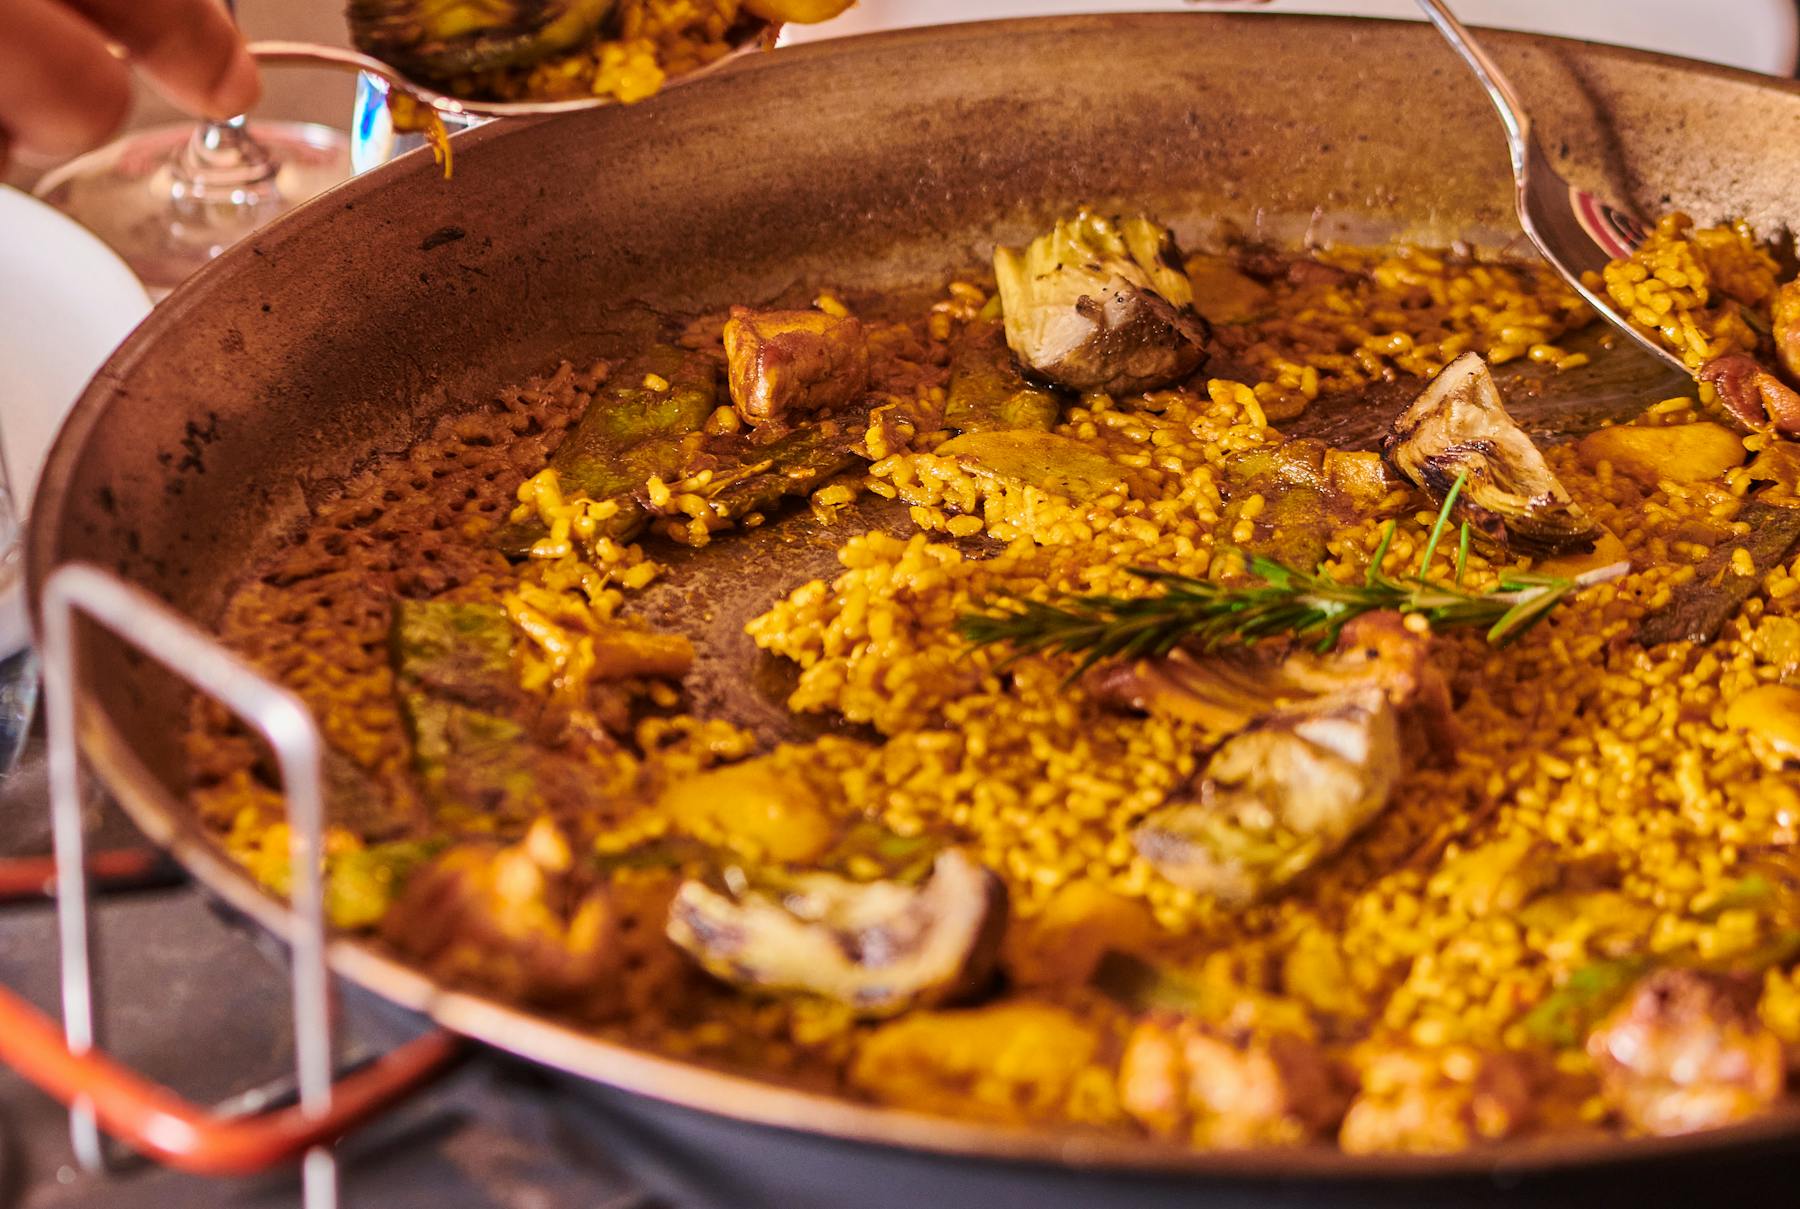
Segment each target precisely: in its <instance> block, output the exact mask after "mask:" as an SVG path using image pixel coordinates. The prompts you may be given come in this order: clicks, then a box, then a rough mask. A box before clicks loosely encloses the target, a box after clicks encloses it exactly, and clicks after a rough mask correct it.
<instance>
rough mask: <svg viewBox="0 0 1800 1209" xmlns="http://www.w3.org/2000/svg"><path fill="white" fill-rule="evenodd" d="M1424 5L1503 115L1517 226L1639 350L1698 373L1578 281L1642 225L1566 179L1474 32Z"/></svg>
mask: <svg viewBox="0 0 1800 1209" xmlns="http://www.w3.org/2000/svg"><path fill="white" fill-rule="evenodd" d="M1419 7H1420V8H1422V9H1424V10H1425V15H1426V16H1427V17H1429V18H1430V19H1431V23H1432V24H1433V25H1435V26H1437V28H1438V32H1439V33H1441V34H1443V35H1444V39H1445V41H1447V42H1449V43H1450V45H1451V46H1452V47H1454V48H1455V50H1456V53H1457V54H1459V55H1461V56H1462V57H1463V61H1464V62H1465V63H1467V64H1468V65H1469V70H1470V71H1472V72H1474V73H1475V78H1476V79H1478V80H1480V81H1481V86H1482V88H1483V89H1485V90H1486V92H1487V95H1488V100H1490V101H1492V102H1493V103H1494V109H1495V110H1496V111H1497V112H1498V113H1499V114H1500V121H1501V124H1503V125H1504V126H1505V127H1506V146H1507V150H1508V151H1509V152H1510V153H1511V155H1512V170H1513V180H1514V181H1515V182H1516V184H1517V189H1516V191H1515V195H1514V197H1515V201H1516V202H1517V205H1518V209H1519V225H1520V226H1521V227H1523V228H1525V234H1526V235H1527V236H1529V237H1530V239H1531V242H1532V243H1534V244H1536V245H1537V250H1538V252H1539V253H1540V254H1541V255H1542V256H1543V258H1544V259H1545V260H1547V261H1549V262H1550V267H1551V268H1553V269H1555V270H1556V272H1557V274H1558V275H1559V276H1560V277H1562V279H1563V280H1564V281H1566V282H1568V283H1569V287H1570V288H1571V289H1573V290H1574V291H1575V292H1576V293H1578V294H1580V295H1581V296H1582V298H1584V299H1586V300H1587V303H1588V305H1589V306H1591V307H1593V308H1594V310H1595V311H1597V312H1598V313H1599V315H1600V317H1601V318H1602V319H1604V320H1606V321H1607V322H1608V323H1610V324H1612V325H1613V326H1614V327H1616V328H1618V329H1619V330H1620V331H1621V332H1624V333H1625V334H1626V335H1627V336H1630V337H1631V338H1632V339H1633V340H1635V341H1636V342H1637V344H1638V346H1639V347H1640V348H1642V349H1643V350H1644V351H1645V352H1647V353H1650V354H1651V355H1652V356H1654V357H1656V358H1657V359H1658V360H1660V361H1661V362H1662V363H1663V364H1664V365H1667V366H1668V367H1669V368H1670V369H1672V370H1674V371H1675V372H1676V373H1678V374H1680V375H1682V376H1683V377H1686V378H1691V377H1693V371H1692V370H1691V369H1689V368H1688V367H1687V366H1686V365H1685V364H1684V363H1683V362H1682V360H1681V359H1680V358H1679V357H1677V356H1676V355H1675V354H1674V353H1672V352H1670V351H1669V350H1668V349H1666V348H1664V347H1663V346H1662V345H1661V344H1660V343H1658V342H1657V341H1656V340H1655V339H1653V338H1652V337H1650V336H1647V335H1645V334H1644V333H1643V332H1641V331H1639V330H1638V329H1637V328H1635V327H1633V326H1632V325H1631V323H1630V322H1629V321H1628V320H1627V319H1626V318H1625V316H1623V315H1621V314H1619V312H1618V311H1617V310H1615V309H1614V308H1613V305H1612V302H1611V301H1610V300H1609V299H1608V298H1607V297H1606V296H1605V295H1604V294H1602V293H1600V292H1599V291H1596V290H1592V289H1589V288H1588V287H1587V286H1586V285H1585V284H1583V283H1582V280H1581V275H1582V274H1583V273H1584V272H1594V273H1598V272H1599V271H1600V270H1601V269H1603V268H1605V267H1606V264H1607V262H1608V261H1610V260H1615V259H1618V258H1620V257H1624V256H1629V255H1630V254H1631V253H1632V252H1633V251H1635V250H1636V249H1637V248H1638V246H1639V245H1641V244H1642V243H1643V242H1644V240H1645V239H1646V238H1647V237H1648V235H1649V231H1648V229H1647V228H1646V227H1645V226H1644V224H1643V222H1642V221H1641V220H1639V219H1638V218H1637V217H1635V216H1634V215H1632V214H1631V213H1629V212H1627V211H1625V210H1621V209H1619V208H1618V207H1617V206H1610V205H1608V204H1607V203H1605V202H1603V201H1601V200H1600V199H1599V198H1597V197H1595V196H1594V195H1593V194H1592V193H1587V192H1584V191H1582V190H1580V189H1577V188H1576V187H1575V186H1574V185H1571V184H1570V183H1569V182H1568V181H1566V180H1564V179H1563V178H1562V176H1561V174H1559V173H1558V172H1557V171H1556V169H1554V168H1552V167H1551V166H1550V161H1549V159H1547V158H1546V157H1545V155H1544V152H1543V150H1542V149H1541V148H1540V147H1539V146H1538V143H1537V139H1536V137H1534V136H1533V134H1532V132H1531V118H1530V117H1528V116H1527V115H1526V113H1525V106H1524V103H1523V102H1521V101H1520V100H1519V93H1518V90H1517V89H1515V88H1514V87H1513V86H1512V81H1510V80H1508V79H1507V78H1506V76H1505V75H1504V74H1503V73H1502V72H1501V70H1500V67H1499V65H1498V64H1496V63H1495V62H1494V60H1493V59H1491V58H1490V57H1489V56H1488V53H1487V51H1485V50H1483V49H1482V47H1481V44H1480V43H1479V42H1477V41H1476V40H1475V37H1474V35H1472V34H1471V33H1470V32H1469V31H1468V29H1467V27H1465V26H1464V25H1463V23H1462V22H1461V21H1458V20H1457V19H1456V15H1455V14H1454V13H1452V12H1451V11H1450V9H1449V7H1448V6H1447V5H1445V4H1444V3H1443V2H1442V0H1419Z"/></svg>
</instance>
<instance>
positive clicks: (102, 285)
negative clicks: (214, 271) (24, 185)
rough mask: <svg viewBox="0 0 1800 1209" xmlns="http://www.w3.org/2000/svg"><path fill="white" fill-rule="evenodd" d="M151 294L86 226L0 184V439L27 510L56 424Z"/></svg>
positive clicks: (17, 496)
mask: <svg viewBox="0 0 1800 1209" xmlns="http://www.w3.org/2000/svg"><path fill="white" fill-rule="evenodd" d="M149 313H150V296H149V295H148V294H146V293H145V292H144V287H143V286H142V285H141V284H140V283H139V282H138V279H137V277H136V276H135V275H133V273H132V271H131V270H130V269H128V268H126V267H125V262H124V261H122V260H120V259H119V258H118V257H117V256H115V255H114V254H113V251H112V249H111V248H108V247H107V246H106V245H105V244H103V243H101V242H100V241H99V240H98V239H96V238H95V237H94V236H92V235H90V234H89V233H88V232H87V230H86V228H84V227H82V226H81V225H80V224H78V223H76V222H75V221H74V220H72V219H69V218H66V217H64V216H63V215H62V214H61V213H60V212H58V211H56V210H53V209H51V208H50V207H49V206H46V205H45V204H44V203H42V202H40V201H38V200H36V199H35V198H32V197H30V196H27V195H26V194H24V193H21V192H19V191H18V190H17V189H13V188H9V187H7V186H4V185H0V446H4V448H5V451H6V479H7V482H8V483H9V484H10V485H11V487H12V495H13V500H14V502H15V503H16V505H17V507H18V509H19V512H20V514H21V515H23V514H24V512H25V511H26V510H27V509H29V508H30V506H31V494H32V492H33V491H34V490H35V489H36V487H37V477H38V472H39V471H40V470H42V469H43V465H44V457H45V455H46V454H48V453H49V452H50V443H51V442H52V441H54V440H55V439H56V430H57V429H58V428H60V427H62V421H63V417H64V416H65V415H67V414H68V411H69V408H70V407H71V406H72V405H73V404H74V402H75V399H76V398H77V396H79V395H80V394H81V389H82V387H84V386H86V385H87V381H88V379H89V378H91V377H93V376H94V371H95V370H97V369H99V368H100V367H101V365H103V364H105V362H106V358H107V357H108V355H110V354H111V353H112V351H113V349H115V348H117V347H118V344H119V341H121V340H123V339H124V338H125V336H126V334H127V333H129V332H130V331H131V329H132V328H134V327H136V326H137V325H138V323H139V322H140V321H141V320H142V319H143V318H144V316H145V315H148V314H149Z"/></svg>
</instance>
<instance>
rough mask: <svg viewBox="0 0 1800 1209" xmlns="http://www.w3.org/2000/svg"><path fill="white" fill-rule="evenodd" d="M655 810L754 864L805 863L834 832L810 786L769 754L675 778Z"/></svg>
mask: <svg viewBox="0 0 1800 1209" xmlns="http://www.w3.org/2000/svg"><path fill="white" fill-rule="evenodd" d="M657 811H658V813H660V814H662V815H664V816H666V817H667V818H668V819H669V820H670V821H671V822H673V823H674V824H675V825H676V826H677V827H679V828H681V829H682V830H683V831H684V832H686V833H687V834H688V835H691V836H693V837H694V838H695V839H698V840H701V841H704V842H706V843H708V844H714V845H719V846H723V847H725V848H729V849H730V850H732V851H734V852H738V853H741V854H742V855H743V856H744V858H745V859H747V860H750V861H754V862H757V863H762V862H765V861H772V862H774V863H776V864H783V865H785V864H806V863H809V862H811V861H812V860H814V859H815V858H817V857H818V856H819V855H820V854H821V853H823V852H824V851H825V849H826V848H827V847H829V846H830V844H831V841H832V839H833V838H834V837H835V835H836V833H837V824H836V822H835V821H834V820H833V818H832V817H831V815H830V814H829V813H828V812H827V811H826V809H825V803H824V802H823V801H822V800H821V799H820V797H819V795H818V794H817V793H816V792H815V791H814V789H813V787H812V786H811V785H809V784H808V783H807V782H806V781H805V780H804V779H802V778H797V777H795V776H794V775H793V774H792V773H791V772H789V771H784V770H783V769H781V768H779V767H777V766H776V765H775V764H774V763H773V761H772V760H771V758H770V757H768V756H762V757H758V758H756V759H751V760H743V761H740V762H738V763H736V764H727V765H724V766H723V767H720V768H713V769H708V770H707V771H705V772H698V773H695V774H694V775H692V776H689V777H682V778H680V779H678V780H675V781H673V782H671V783H670V784H669V785H667V786H666V787H665V788H664V789H663V791H662V793H661V795H660V796H659V797H658V799H657Z"/></svg>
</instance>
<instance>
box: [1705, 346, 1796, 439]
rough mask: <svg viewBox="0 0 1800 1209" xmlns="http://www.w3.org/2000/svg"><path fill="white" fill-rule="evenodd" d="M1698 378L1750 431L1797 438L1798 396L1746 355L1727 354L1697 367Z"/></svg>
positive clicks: (1789, 387)
mask: <svg viewBox="0 0 1800 1209" xmlns="http://www.w3.org/2000/svg"><path fill="white" fill-rule="evenodd" d="M1698 376H1699V378H1700V380H1701V381H1702V382H1710V383H1711V384H1712V387H1713V389H1714V390H1715V391H1717V392H1718V395H1719V402H1720V403H1721V404H1723V405H1724V407H1725V410H1726V411H1729V412H1730V413H1731V414H1732V415H1733V416H1736V417H1737V419H1738V420H1739V421H1740V422H1742V423H1743V425H1744V426H1745V427H1746V428H1749V429H1751V430H1752V431H1754V432H1762V431H1765V430H1767V429H1768V428H1770V427H1773V428H1774V429H1775V431H1777V432H1779V433H1782V434H1784V435H1786V436H1790V437H1791V436H1800V393H1796V392H1795V390H1794V388H1793V387H1791V386H1789V385H1788V384H1787V383H1785V382H1783V381H1782V380H1781V379H1780V378H1777V377H1776V376H1775V375H1774V374H1772V373H1770V372H1769V371H1768V370H1766V369H1764V368H1763V367H1762V365H1761V364H1760V363H1759V362H1758V361H1757V360H1756V358H1755V357H1752V356H1750V355H1749V354H1748V353H1727V354H1726V355H1725V356H1723V357H1715V358H1713V359H1712V360H1711V361H1708V362H1707V363H1706V364H1705V365H1702V366H1701V367H1700V373H1699V375H1698Z"/></svg>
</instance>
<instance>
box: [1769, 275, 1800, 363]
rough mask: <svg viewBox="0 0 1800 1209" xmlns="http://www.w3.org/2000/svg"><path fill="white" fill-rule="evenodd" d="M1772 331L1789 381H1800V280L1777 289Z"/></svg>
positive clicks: (1779, 358)
mask: <svg viewBox="0 0 1800 1209" xmlns="http://www.w3.org/2000/svg"><path fill="white" fill-rule="evenodd" d="M1769 318H1770V324H1769V326H1770V332H1771V334H1772V335H1773V336H1774V338H1775V359H1776V360H1777V361H1779V362H1781V368H1782V369H1783V370H1784V371H1786V373H1787V377H1788V381H1790V382H1800V280H1796V281H1790V282H1787V283H1786V284H1784V285H1782V286H1781V287H1780V288H1779V289H1777V290H1776V291H1775V301H1774V302H1773V304H1771V307H1770V316H1769Z"/></svg>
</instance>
